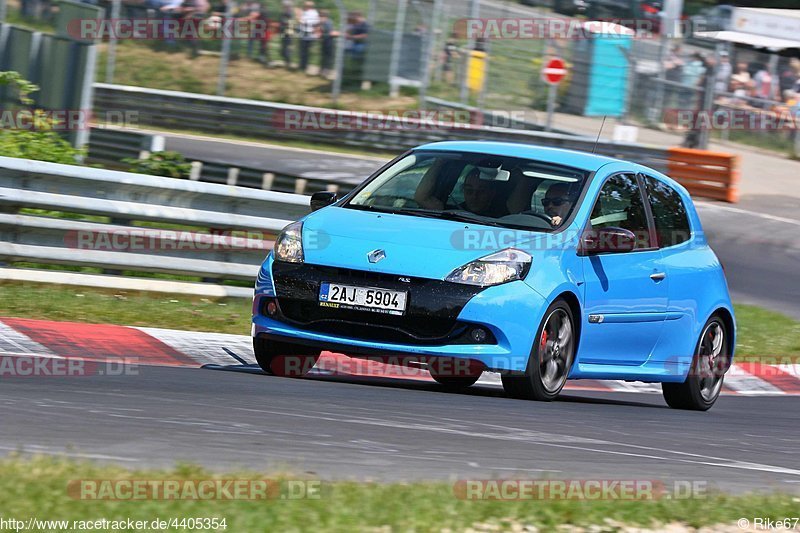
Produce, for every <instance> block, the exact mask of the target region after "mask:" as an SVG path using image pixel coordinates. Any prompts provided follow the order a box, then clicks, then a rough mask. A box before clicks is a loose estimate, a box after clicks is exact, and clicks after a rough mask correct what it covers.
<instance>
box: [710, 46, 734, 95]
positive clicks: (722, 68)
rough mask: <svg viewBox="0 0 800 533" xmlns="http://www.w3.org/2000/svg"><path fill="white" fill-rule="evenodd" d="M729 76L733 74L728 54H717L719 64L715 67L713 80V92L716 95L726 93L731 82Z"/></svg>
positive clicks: (723, 52)
mask: <svg viewBox="0 0 800 533" xmlns="http://www.w3.org/2000/svg"><path fill="white" fill-rule="evenodd" d="M731 74H733V66H732V65H731V60H730V58H729V57H728V52H725V51H722V52H720V54H719V64H718V65H717V73H716V77H715V78H714V91H715V92H716V93H718V94H719V93H726V92H728V84H729V83H730V81H731Z"/></svg>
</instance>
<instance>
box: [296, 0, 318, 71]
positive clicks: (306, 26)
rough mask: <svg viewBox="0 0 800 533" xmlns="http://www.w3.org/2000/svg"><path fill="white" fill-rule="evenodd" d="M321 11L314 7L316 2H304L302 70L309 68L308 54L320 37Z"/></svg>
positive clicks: (301, 31) (300, 27) (301, 21)
mask: <svg viewBox="0 0 800 533" xmlns="http://www.w3.org/2000/svg"><path fill="white" fill-rule="evenodd" d="M319 24H320V18H319V12H318V11H317V10H316V9H315V8H314V2H305V3H303V13H302V14H301V15H300V24H299V30H300V70H301V71H303V72H305V70H306V69H307V68H308V56H309V54H310V52H311V48H312V45H313V44H314V42H315V41H316V40H317V39H319Z"/></svg>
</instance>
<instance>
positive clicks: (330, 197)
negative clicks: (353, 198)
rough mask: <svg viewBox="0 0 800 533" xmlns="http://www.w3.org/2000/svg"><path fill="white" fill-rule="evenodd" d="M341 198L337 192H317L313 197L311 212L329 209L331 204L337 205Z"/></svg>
mask: <svg viewBox="0 0 800 533" xmlns="http://www.w3.org/2000/svg"><path fill="white" fill-rule="evenodd" d="M338 199H339V197H338V196H337V195H336V193H335V192H330V191H321V192H315V193H314V194H312V195H311V210H312V211H316V210H317V209H322V208H323V207H327V206H329V205H331V204H334V203H336V200H338Z"/></svg>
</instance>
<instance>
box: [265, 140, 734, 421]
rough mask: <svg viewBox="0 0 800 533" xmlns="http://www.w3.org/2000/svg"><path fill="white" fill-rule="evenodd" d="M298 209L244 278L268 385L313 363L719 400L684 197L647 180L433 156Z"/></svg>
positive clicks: (701, 272) (468, 151)
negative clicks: (344, 361) (605, 385)
mask: <svg viewBox="0 0 800 533" xmlns="http://www.w3.org/2000/svg"><path fill="white" fill-rule="evenodd" d="M311 207H312V210H313V212H312V213H311V214H310V215H308V216H306V217H305V218H303V219H302V220H300V221H297V222H294V223H292V224H290V225H289V226H287V227H286V228H285V229H284V230H283V232H282V233H281V234H280V235H279V236H278V238H277V239H276V241H275V245H274V248H273V251H272V252H271V253H270V255H269V256H268V257H267V258H266V260H265V261H264V263H263V265H262V267H261V269H260V272H259V275H258V279H257V281H256V287H255V298H254V303H253V329H252V333H253V343H254V348H255V355H256V359H257V361H258V363H259V365H260V366H261V368H262V369H263V370H264V371H265V372H267V373H269V374H278V375H295V376H298V375H303V374H305V373H306V372H307V371H308V370H309V369H310V368H311V367H312V366H313V365H314V364H315V362H316V361H317V358H318V357H319V355H320V352H321V351H322V350H330V351H334V352H341V353H343V354H346V355H349V356H351V357H359V358H368V359H376V360H381V361H385V362H386V361H388V362H392V363H395V364H406V365H417V366H422V367H424V368H427V369H428V370H430V372H431V375H432V377H433V378H434V379H435V380H436V381H438V382H439V383H441V384H443V385H445V386H448V387H468V386H470V385H472V384H473V383H475V382H476V381H477V380H478V378H479V377H480V375H481V373H482V372H483V371H492V372H499V373H500V375H501V378H502V383H503V387H504V389H505V391H506V392H507V394H508V395H510V396H512V397H515V398H529V399H536V400H543V401H549V400H553V399H554V398H556V396H558V394H559V393H560V392H561V390H562V388H563V387H564V384H565V382H566V380H567V379H614V380H634V381H644V382H658V383H662V388H663V393H664V398H665V399H666V402H667V403H668V404H669V405H670V406H671V407H674V408H682V409H695V410H707V409H709V408H710V407H711V406H712V405H713V404H714V402H715V401H716V399H717V397H718V396H719V393H720V390H721V388H722V382H723V379H724V376H725V372H726V371H727V370H728V368H729V367H730V365H731V362H732V358H733V349H734V345H735V342H734V339H735V332H736V326H735V319H734V314H733V307H732V305H731V301H730V297H729V294H728V287H727V282H726V280H725V275H724V273H723V269H722V267H721V265H720V262H719V260H718V259H717V257H716V255H715V254H714V252H713V251H712V250H711V248H709V246H708V243H707V242H706V238H705V236H704V234H703V230H702V227H701V225H700V220H699V218H698V215H697V212H696V210H695V208H694V205H693V204H692V200H691V198H690V197H689V195H688V193H687V192H686V190H685V189H684V188H683V187H681V186H680V185H679V184H678V183H676V182H675V181H673V180H672V179H670V178H669V177H667V176H665V175H663V174H661V173H659V172H657V171H655V170H652V169H650V168H647V167H644V166H641V165H637V164H634V163H630V162H626V161H621V160H616V159H611V158H607V157H602V156H597V155H593V154H587V153H581V152H573V151H567V150H559V149H552V148H542V147H536V146H529V145H520V144H511V143H497V142H439V143H433V144H427V145H424V146H420V147H418V148H416V149H414V150H411V151H409V152H407V153H405V154H403V155H402V156H400V157H398V158H396V159H395V160H393V161H391V162H389V163H388V164H387V165H385V166H384V167H383V168H381V169H380V170H378V171H377V172H376V173H375V174H374V175H372V176H371V177H370V178H369V179H367V180H366V181H365V182H364V183H362V184H361V185H360V186H358V187H357V188H356V189H355V190H353V191H352V192H350V193H349V194H347V195H346V196H345V197H343V198H341V199H339V198H337V197H336V195H335V194H334V193H329V192H323V193H317V194H315V195H314V196H313V197H312V199H311ZM398 361H399V363H398Z"/></svg>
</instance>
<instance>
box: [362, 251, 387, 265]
mask: <svg viewBox="0 0 800 533" xmlns="http://www.w3.org/2000/svg"><path fill="white" fill-rule="evenodd" d="M385 258H386V252H385V251H384V250H381V249H380V248H378V249H377V250H372V251H371V252H370V253H368V254H367V259H369V262H370V263H377V262H378V261H380V260H381V259H385Z"/></svg>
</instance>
